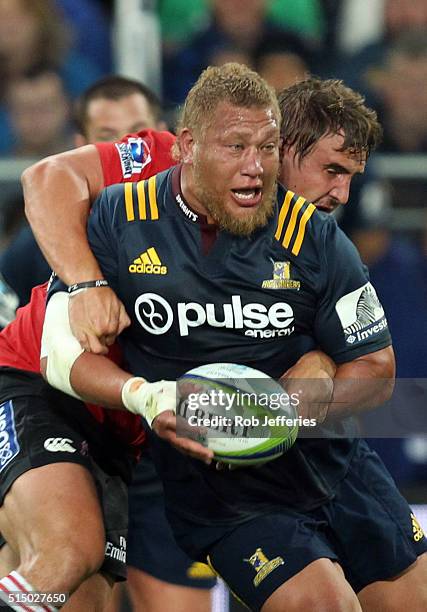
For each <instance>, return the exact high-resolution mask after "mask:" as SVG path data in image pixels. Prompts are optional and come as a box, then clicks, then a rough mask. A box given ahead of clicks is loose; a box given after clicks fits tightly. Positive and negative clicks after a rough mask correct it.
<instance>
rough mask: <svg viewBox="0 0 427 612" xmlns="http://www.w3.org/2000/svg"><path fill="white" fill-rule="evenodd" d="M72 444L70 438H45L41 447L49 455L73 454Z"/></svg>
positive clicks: (74, 450)
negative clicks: (49, 453)
mask: <svg viewBox="0 0 427 612" xmlns="http://www.w3.org/2000/svg"><path fill="white" fill-rule="evenodd" d="M72 444H73V440H70V438H47V439H46V440H45V441H44V445H43V446H44V447H45V449H46V450H48V451H50V452H51V453H75V452H76V449H75V448H74V447H73V446H71V445H72Z"/></svg>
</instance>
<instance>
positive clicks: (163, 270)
mask: <svg viewBox="0 0 427 612" xmlns="http://www.w3.org/2000/svg"><path fill="white" fill-rule="evenodd" d="M129 272H131V273H133V274H134V273H137V274H167V273H168V269H167V266H164V265H162V262H161V261H160V257H159V256H158V254H157V251H156V249H155V248H154V247H149V248H148V249H147V250H146V251H144V252H143V253H141V255H139V257H137V258H136V259H134V260H133V262H132V263H131V264H130V265H129Z"/></svg>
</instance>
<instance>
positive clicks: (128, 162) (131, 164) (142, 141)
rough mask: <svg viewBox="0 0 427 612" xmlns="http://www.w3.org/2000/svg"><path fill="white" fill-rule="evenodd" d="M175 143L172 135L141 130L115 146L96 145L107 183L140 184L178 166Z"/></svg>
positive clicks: (108, 143)
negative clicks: (139, 181)
mask: <svg viewBox="0 0 427 612" xmlns="http://www.w3.org/2000/svg"><path fill="white" fill-rule="evenodd" d="M174 142H175V136H174V135H173V134H171V133H170V132H157V131H156V130H142V131H140V132H138V133H136V134H128V135H127V136H125V137H124V138H122V139H121V140H120V141H118V142H115V143H110V142H101V143H97V144H96V147H97V149H98V153H99V155H100V158H101V162H102V167H103V173H104V184H105V185H110V184H112V183H119V182H120V183H122V182H126V181H137V180H140V179H143V178H148V177H150V176H152V175H153V174H156V173H157V172H161V171H162V170H165V169H166V168H170V167H171V166H172V165H174V163H175V161H174V159H173V157H172V145H173V143H174Z"/></svg>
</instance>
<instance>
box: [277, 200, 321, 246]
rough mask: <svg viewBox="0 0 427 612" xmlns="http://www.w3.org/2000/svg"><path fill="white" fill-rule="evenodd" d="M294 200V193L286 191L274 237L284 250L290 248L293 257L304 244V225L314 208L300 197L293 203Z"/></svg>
mask: <svg viewBox="0 0 427 612" xmlns="http://www.w3.org/2000/svg"><path fill="white" fill-rule="evenodd" d="M294 199H295V194H294V192H293V191H287V192H286V196H285V199H284V200H283V204H282V207H281V208H280V211H279V218H278V221H277V228H276V233H275V236H274V237H275V238H276V240H278V241H279V242H281V243H282V245H283V246H284V247H285V249H288V248H291V252H292V253H293V255H299V252H300V250H301V247H302V243H303V242H304V237H305V230H306V225H307V223H308V221H309V219H310V217H311V215H312V214H313V213H314V211H315V210H316V207H315V206H314V204H310V203H309V202H307V200H305V199H304V198H302V197H299V198H297V199H296V200H295V201H294ZM291 243H292V247H291Z"/></svg>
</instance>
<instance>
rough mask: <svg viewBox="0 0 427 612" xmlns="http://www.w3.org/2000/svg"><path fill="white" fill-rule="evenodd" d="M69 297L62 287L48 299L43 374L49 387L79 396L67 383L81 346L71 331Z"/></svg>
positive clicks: (42, 349)
mask: <svg viewBox="0 0 427 612" xmlns="http://www.w3.org/2000/svg"><path fill="white" fill-rule="evenodd" d="M68 300H69V295H68V293H65V292H63V291H61V292H58V293H55V295H53V296H52V298H51V299H50V300H49V303H48V305H47V307H46V315H45V319H44V325H43V335H42V345H41V354H40V356H41V357H47V369H46V378H47V380H48V381H49V383H50V384H51V385H52V387H56V389H60V390H61V391H64V393H67V394H68V395H72V396H73V397H77V398H78V399H81V398H80V396H79V395H77V393H76V392H75V391H74V389H73V388H72V386H71V384H70V373H71V368H72V367H73V364H74V362H75V361H76V359H77V358H78V357H80V355H81V354H82V353H83V349H82V347H81V346H80V343H79V342H78V340H76V338H75V337H74V336H73V333H72V331H71V327H70V322H69V319H68Z"/></svg>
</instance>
